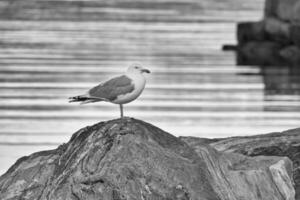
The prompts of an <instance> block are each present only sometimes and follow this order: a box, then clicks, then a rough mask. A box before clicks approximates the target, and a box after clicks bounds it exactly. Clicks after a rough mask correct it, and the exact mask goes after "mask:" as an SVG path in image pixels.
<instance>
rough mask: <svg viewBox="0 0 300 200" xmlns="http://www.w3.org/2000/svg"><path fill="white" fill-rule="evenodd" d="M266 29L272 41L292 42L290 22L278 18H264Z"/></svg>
mask: <svg viewBox="0 0 300 200" xmlns="http://www.w3.org/2000/svg"><path fill="white" fill-rule="evenodd" d="M264 30H265V31H266V32H267V34H268V37H269V39H270V40H272V41H278V42H281V43H290V24H289V23H287V22H284V21H282V20H278V19H277V18H273V17H272V18H271V17H268V18H266V19H264Z"/></svg>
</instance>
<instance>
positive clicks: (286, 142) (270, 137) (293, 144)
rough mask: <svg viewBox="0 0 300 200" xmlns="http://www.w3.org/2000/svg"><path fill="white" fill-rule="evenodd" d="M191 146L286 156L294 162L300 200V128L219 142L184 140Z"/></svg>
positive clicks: (195, 139) (219, 140) (249, 153)
mask: <svg viewBox="0 0 300 200" xmlns="http://www.w3.org/2000/svg"><path fill="white" fill-rule="evenodd" d="M182 139H183V140H184V141H186V142H188V143H190V144H194V145H195V144H198V145H199V146H202V145H203V144H204V145H205V144H210V145H211V146H212V147H214V148H216V149H218V150H219V151H223V152H227V153H233V152H235V153H240V154H244V155H247V156H259V155H265V156H286V157H289V158H290V159H291V160H292V161H293V165H294V167H293V169H294V170H293V176H294V181H295V188H296V199H297V200H300V128H299V129H293V130H289V131H285V132H278V133H271V134H266V135H256V136H250V137H232V138H224V139H217V140H208V139H201V138H189V137H188V138H182Z"/></svg>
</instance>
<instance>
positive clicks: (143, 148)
mask: <svg viewBox="0 0 300 200" xmlns="http://www.w3.org/2000/svg"><path fill="white" fill-rule="evenodd" d="M291 171H292V166H291V161H290V160H289V159H288V158H284V157H265V156H259V157H252V158H250V157H247V156H244V155H240V154H236V153H221V152H218V151H217V150H215V149H214V148H212V147H210V146H209V145H206V144H204V143H203V144H201V145H194V144H192V143H189V145H188V144H187V143H186V142H184V141H182V140H180V139H179V138H176V137H174V136H172V135H170V134H169V133H166V132H164V131H162V130H160V129H159V128H157V127H154V126H152V125H150V124H147V123H145V122H142V121H139V120H135V119H130V118H124V119H117V120H112V121H108V122H102V123H98V124H96V125H93V126H91V127H86V128H84V129H81V130H80V131H78V132H77V133H75V134H74V135H73V136H72V138H71V140H70V141H69V142H68V143H67V144H63V145H61V146H60V147H59V148H57V149H55V150H51V151H44V152H38V153H35V154H32V155H30V156H27V157H23V158H21V159H19V160H18V161H17V162H16V163H15V164H14V165H13V166H12V167H11V168H10V169H9V170H8V171H7V172H6V173H5V174H4V175H2V176H1V177H0V199H1V200H12V199H30V200H35V199H49V200H52V199H53V200H54V199H55V200H68V199H70V200H80V199H89V200H93V199H105V200H117V199H124V200H125V199H126V200H146V199H147V200H148V199H153V200H154V199H158V200H171V199H172V200H200V199H201V200H240V199H247V200H284V199H285V200H287V199H289V200H293V199H294V198H293V193H294V189H293V187H292V179H291Z"/></svg>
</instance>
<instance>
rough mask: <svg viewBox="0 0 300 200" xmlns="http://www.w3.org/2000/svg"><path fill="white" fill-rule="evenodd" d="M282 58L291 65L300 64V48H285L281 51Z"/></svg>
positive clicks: (292, 46)
mask: <svg viewBox="0 0 300 200" xmlns="http://www.w3.org/2000/svg"><path fill="white" fill-rule="evenodd" d="M280 56H281V57H282V58H283V59H285V60H286V62H287V63H289V64H290V65H299V64H300V48H299V47H297V46H295V45H291V46H287V47H285V48H283V49H282V50H281V51H280Z"/></svg>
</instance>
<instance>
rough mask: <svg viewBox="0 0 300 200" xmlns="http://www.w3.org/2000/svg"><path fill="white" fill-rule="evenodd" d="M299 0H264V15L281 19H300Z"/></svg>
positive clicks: (290, 20)
mask: <svg viewBox="0 0 300 200" xmlns="http://www.w3.org/2000/svg"><path fill="white" fill-rule="evenodd" d="M299 3H300V1H299V0H266V2H265V16H266V17H276V18H278V19H279V20H282V21H289V22H292V21H295V20H300V18H298V17H299V13H297V12H298V11H299Z"/></svg>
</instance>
